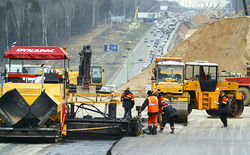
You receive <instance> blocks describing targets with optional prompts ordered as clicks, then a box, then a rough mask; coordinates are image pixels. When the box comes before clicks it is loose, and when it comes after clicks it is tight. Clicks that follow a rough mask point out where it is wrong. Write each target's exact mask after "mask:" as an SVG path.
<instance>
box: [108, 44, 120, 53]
mask: <svg viewBox="0 0 250 155" xmlns="http://www.w3.org/2000/svg"><path fill="white" fill-rule="evenodd" d="M109 50H110V52H117V51H118V45H109Z"/></svg>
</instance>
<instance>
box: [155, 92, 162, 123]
mask: <svg viewBox="0 0 250 155" xmlns="http://www.w3.org/2000/svg"><path fill="white" fill-rule="evenodd" d="M153 94H154V95H155V96H156V97H157V99H158V101H160V103H161V104H162V103H163V102H164V98H163V96H162V94H161V93H159V92H158V91H157V89H156V88H154V89H153ZM158 122H159V123H161V122H162V115H161V113H159V115H158Z"/></svg>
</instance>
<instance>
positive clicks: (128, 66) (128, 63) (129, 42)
mask: <svg viewBox="0 0 250 155" xmlns="http://www.w3.org/2000/svg"><path fill="white" fill-rule="evenodd" d="M126 43H127V50H128V60H127V82H128V80H129V68H130V50H131V48H130V44H131V43H132V42H131V41H127V42H126Z"/></svg>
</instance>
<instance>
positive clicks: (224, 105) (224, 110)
mask: <svg viewBox="0 0 250 155" xmlns="http://www.w3.org/2000/svg"><path fill="white" fill-rule="evenodd" d="M228 101H229V98H228V96H227V95H226V94H225V92H224V91H221V92H220V97H219V117H220V120H221V122H222V123H223V126H222V128H226V127H227V114H228V112H229V105H228Z"/></svg>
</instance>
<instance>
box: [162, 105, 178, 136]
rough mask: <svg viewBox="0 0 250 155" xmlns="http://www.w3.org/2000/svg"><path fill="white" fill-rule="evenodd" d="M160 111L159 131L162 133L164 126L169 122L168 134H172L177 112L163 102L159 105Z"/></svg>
mask: <svg viewBox="0 0 250 155" xmlns="http://www.w3.org/2000/svg"><path fill="white" fill-rule="evenodd" d="M160 111H161V115H162V122H161V127H160V131H161V132H163V130H164V128H165V125H166V124H167V122H169V124H170V129H171V132H170V133H171V134H173V133H174V129H175V127H174V123H175V119H176V117H177V112H176V110H175V108H174V107H173V106H172V105H170V104H168V103H167V102H164V103H162V105H161V108H160Z"/></svg>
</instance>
